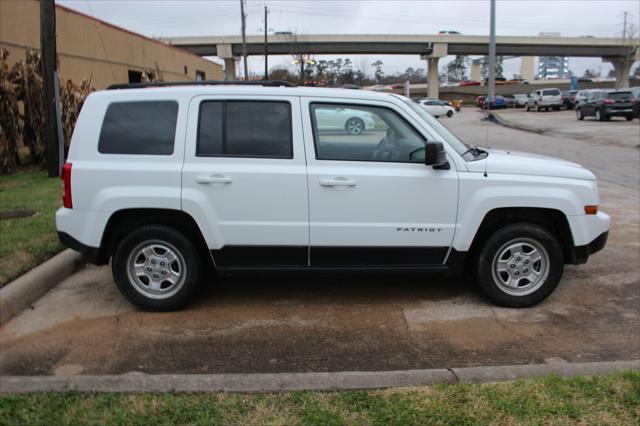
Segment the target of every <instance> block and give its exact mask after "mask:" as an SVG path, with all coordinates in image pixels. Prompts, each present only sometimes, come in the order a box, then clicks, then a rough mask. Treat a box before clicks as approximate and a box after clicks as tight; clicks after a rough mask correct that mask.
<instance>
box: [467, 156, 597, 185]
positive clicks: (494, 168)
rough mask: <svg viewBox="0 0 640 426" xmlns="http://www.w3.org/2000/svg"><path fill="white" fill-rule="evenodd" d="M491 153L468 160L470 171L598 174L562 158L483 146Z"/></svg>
mask: <svg viewBox="0 0 640 426" xmlns="http://www.w3.org/2000/svg"><path fill="white" fill-rule="evenodd" d="M483 149H484V150H485V151H487V152H488V153H489V155H488V156H487V158H486V160H478V161H471V162H468V163H467V165H468V166H469V169H470V171H474V172H484V171H485V167H486V171H487V172H489V173H506V174H517V175H531V176H550V177H561V178H570V179H585V180H595V179H596V176H595V175H594V174H593V173H592V172H591V171H589V170H587V169H585V168H584V167H582V166H581V165H579V164H576V163H572V162H570V161H566V160H562V159H560V158H554V157H548V156H545V155H538V154H530V153H528V152H517V151H505V150H500V149H492V148H483Z"/></svg>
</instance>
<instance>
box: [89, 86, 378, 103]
mask: <svg viewBox="0 0 640 426" xmlns="http://www.w3.org/2000/svg"><path fill="white" fill-rule="evenodd" d="M146 94H155V95H157V94H164V95H185V94H186V95H193V96H199V95H261V96H313V97H333V98H346V99H368V100H386V101H388V100H389V96H390V95H391V94H390V93H384V92H375V91H371V90H351V89H342V88H325V87H264V86H244V85H220V86H216V85H212V86H208V85H196V84H194V85H181V86H163V87H144V88H134V89H112V90H102V91H98V92H94V93H93V95H100V96H107V97H114V98H117V97H119V96H125V95H126V96H128V95H135V96H139V97H141V98H144V97H145V95H146Z"/></svg>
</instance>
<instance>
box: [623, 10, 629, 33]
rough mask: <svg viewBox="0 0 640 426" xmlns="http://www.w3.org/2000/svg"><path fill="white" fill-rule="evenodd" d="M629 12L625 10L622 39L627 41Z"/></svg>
mask: <svg viewBox="0 0 640 426" xmlns="http://www.w3.org/2000/svg"><path fill="white" fill-rule="evenodd" d="M628 13H629V12H627V11H626V10H625V12H624V24H622V39H623V40H626V39H627V14H628Z"/></svg>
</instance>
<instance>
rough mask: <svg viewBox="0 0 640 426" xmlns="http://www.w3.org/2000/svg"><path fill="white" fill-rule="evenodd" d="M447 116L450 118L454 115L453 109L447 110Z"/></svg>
mask: <svg viewBox="0 0 640 426" xmlns="http://www.w3.org/2000/svg"><path fill="white" fill-rule="evenodd" d="M447 117H449V118H451V117H453V111H451V110H449V111H447Z"/></svg>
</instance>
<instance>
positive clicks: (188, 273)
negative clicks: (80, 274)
mask: <svg viewBox="0 0 640 426" xmlns="http://www.w3.org/2000/svg"><path fill="white" fill-rule="evenodd" d="M111 268H112V272H113V278H114V280H115V282H116V285H117V286H118V289H119V290H120V292H121V293H122V294H123V295H124V296H125V297H126V298H127V299H128V300H129V301H130V302H131V303H133V304H134V305H136V306H138V307H139V308H141V309H144V310H148V311H170V310H175V309H179V308H181V307H183V306H184V305H185V304H186V303H187V302H188V301H189V299H190V298H191V296H192V295H193V293H194V292H195V291H196V289H197V287H198V284H199V281H200V277H201V273H202V264H201V260H200V256H199V254H198V252H197V250H196V248H195V246H194V245H193V243H192V242H191V240H190V239H189V238H187V237H186V236H185V235H183V234H182V233H180V232H178V231H177V230H175V229H173V228H169V227H166V226H160V225H151V226H143V227H140V228H138V229H136V230H134V231H132V232H131V233H129V235H127V236H126V237H125V238H124V239H123V240H122V242H121V243H120V244H119V245H118V247H117V249H116V252H115V254H114V256H113V262H112V264H111Z"/></svg>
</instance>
